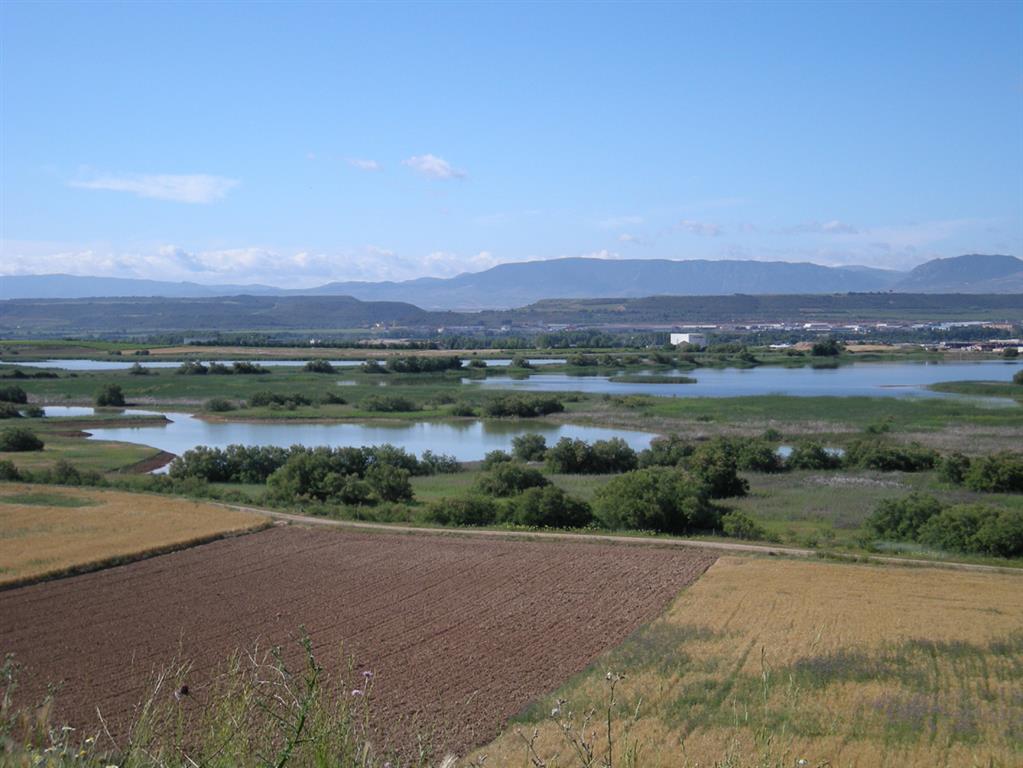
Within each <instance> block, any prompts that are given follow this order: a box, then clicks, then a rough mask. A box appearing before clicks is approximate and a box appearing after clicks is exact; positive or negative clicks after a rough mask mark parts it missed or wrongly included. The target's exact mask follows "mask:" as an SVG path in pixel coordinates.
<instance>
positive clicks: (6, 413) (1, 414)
mask: <svg viewBox="0 0 1023 768" xmlns="http://www.w3.org/2000/svg"><path fill="white" fill-rule="evenodd" d="M20 418H21V411H19V410H18V406H16V405H14V403H5V402H2V401H0V419H20Z"/></svg>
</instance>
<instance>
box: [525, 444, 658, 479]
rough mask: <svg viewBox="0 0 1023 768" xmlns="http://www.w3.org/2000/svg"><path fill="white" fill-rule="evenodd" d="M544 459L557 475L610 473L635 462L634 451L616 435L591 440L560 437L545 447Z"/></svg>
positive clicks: (633, 464)
mask: <svg viewBox="0 0 1023 768" xmlns="http://www.w3.org/2000/svg"><path fill="white" fill-rule="evenodd" d="M545 459H546V461H547V467H548V468H549V469H550V470H551V472H556V473H558V474H576V475H580V474H586V475H610V474H616V473H619V472H628V471H630V470H633V469H635V468H636V467H637V466H638V465H639V460H638V458H637V456H636V452H635V451H634V450H633V449H632V448H630V447H629V444H628V443H626V442H625V441H624V440H622V439H621V438H620V437H613V438H611V439H610V440H597V441H595V442H593V443H587V442H586V441H585V440H573V439H572V438H569V437H563V438H561V439H560V440H558V442H556V443H555V444H554V445H553V446H551V447H550V448H549V449H547V451H546V455H545Z"/></svg>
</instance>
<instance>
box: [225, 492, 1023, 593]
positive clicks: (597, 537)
mask: <svg viewBox="0 0 1023 768" xmlns="http://www.w3.org/2000/svg"><path fill="white" fill-rule="evenodd" d="M209 503H212V504H216V505H218V506H222V507H227V508H228V509H234V510H239V511H243V512H252V513H254V514H258V515H266V516H267V517H270V518H272V519H274V520H277V521H279V522H285V523H294V524H296V525H314V526H316V525H319V526H326V527H330V528H350V529H354V530H363V531H379V532H382V533H388V532H389V533H405V534H417V535H424V534H425V535H430V536H464V537H470V538H497V539H527V540H529V539H541V540H551V541H578V542H584V543H597V544H601V543H603V544H637V545H643V546H661V547H691V548H698V549H712V550H716V551H719V552H722V553H724V554H727V553H729V552H732V553H737V554H747V555H767V556H783V557H798V558H815V559H820V560H832V561H835V562H844V563H847V564H853V565H855V564H860V565H871V564H872V565H896V566H903V567H910V568H943V569H946V570H956V571H971V572H976V573H1011V574H1014V575H1017V576H1023V569H1021V568H1011V567H1007V566H999V565H983V564H981V563H963V562H956V561H945V562H942V561H932V560H913V559H910V558H902V557H891V556H887V555H855V554H849V555H845V554H836V553H834V552H825V551H822V550H817V549H806V548H803V547H784V546H771V545H768V544H743V543H740V542H735V543H734V544H733V543H731V542H724V541H704V540H702V539H682V538H653V537H651V538H644V537H641V536H620V535H615V534H601V533H559V532H556V531H495V530H487V529H483V530H480V529H476V530H474V529H471V528H427V527H420V526H415V525H398V524H394V523H371V522H366V521H363V520H335V519H332V518H327V517H312V516H311V515H299V514H295V513H294V512H281V511H279V510H274V509H266V508H263V507H251V506H247V505H244V504H229V503H226V502H216V501H214V502H209Z"/></svg>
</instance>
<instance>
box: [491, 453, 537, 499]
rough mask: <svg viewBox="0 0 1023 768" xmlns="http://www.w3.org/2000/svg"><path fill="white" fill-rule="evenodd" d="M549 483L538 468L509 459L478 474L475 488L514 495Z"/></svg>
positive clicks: (499, 494)
mask: <svg viewBox="0 0 1023 768" xmlns="http://www.w3.org/2000/svg"><path fill="white" fill-rule="evenodd" d="M549 484H550V481H549V480H548V479H547V478H546V477H544V476H543V474H542V473H541V472H540V471H539V470H537V469H533V468H532V467H526V466H524V465H522V464H519V463H518V462H515V461H511V462H503V463H500V464H497V465H496V466H495V467H494V468H493V469H491V470H490V471H488V472H485V473H484V474H482V475H480V476H479V478H477V480H476V489H477V490H478V491H480V492H481V493H485V494H488V495H490V496H515V495H516V494H518V493H522V491H525V490H527V489H529V488H542V487H543V486H545V485H549Z"/></svg>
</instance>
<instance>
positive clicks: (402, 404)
mask: <svg viewBox="0 0 1023 768" xmlns="http://www.w3.org/2000/svg"><path fill="white" fill-rule="evenodd" d="M359 407H360V408H362V409H363V410H364V411H375V412H378V413H404V412H408V411H418V410H419V403H417V402H416V401H415V400H411V399H409V398H407V397H402V396H401V395H369V396H368V397H364V398H362V400H360V401H359Z"/></svg>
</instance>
